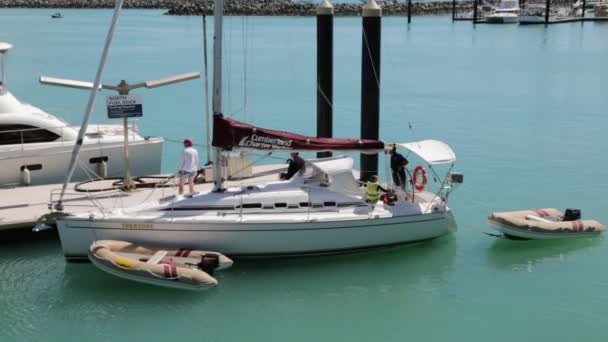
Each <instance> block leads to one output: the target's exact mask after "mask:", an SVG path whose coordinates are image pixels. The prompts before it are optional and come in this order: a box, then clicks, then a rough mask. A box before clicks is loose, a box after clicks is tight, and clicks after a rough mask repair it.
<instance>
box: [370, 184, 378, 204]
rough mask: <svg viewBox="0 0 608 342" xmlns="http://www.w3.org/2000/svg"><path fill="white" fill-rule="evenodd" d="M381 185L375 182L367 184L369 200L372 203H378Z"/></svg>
mask: <svg viewBox="0 0 608 342" xmlns="http://www.w3.org/2000/svg"><path fill="white" fill-rule="evenodd" d="M378 187H379V184H378V183H374V182H367V200H368V201H370V202H374V203H375V202H378V197H380V192H379V191H378Z"/></svg>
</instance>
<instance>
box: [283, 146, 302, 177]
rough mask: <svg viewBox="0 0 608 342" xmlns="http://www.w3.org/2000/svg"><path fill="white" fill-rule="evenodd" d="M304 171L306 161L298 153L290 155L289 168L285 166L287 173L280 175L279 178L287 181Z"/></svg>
mask: <svg viewBox="0 0 608 342" xmlns="http://www.w3.org/2000/svg"><path fill="white" fill-rule="evenodd" d="M305 169H306V161H304V159H303V158H302V157H300V154H299V153H298V152H292V153H291V159H289V166H287V172H286V173H281V175H280V178H281V179H283V180H289V179H291V177H293V176H294V175H295V174H296V173H298V172H304V170H305Z"/></svg>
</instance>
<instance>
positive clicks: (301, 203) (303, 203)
mask: <svg viewBox="0 0 608 342" xmlns="http://www.w3.org/2000/svg"><path fill="white" fill-rule="evenodd" d="M309 204H310V203H308V202H300V207H302V208H307V207H308V206H309Z"/></svg>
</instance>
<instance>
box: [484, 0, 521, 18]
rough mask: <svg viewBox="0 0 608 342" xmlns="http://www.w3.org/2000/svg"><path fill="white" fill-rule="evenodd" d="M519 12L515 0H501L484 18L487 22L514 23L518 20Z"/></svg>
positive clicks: (517, 3)
mask: <svg viewBox="0 0 608 342" xmlns="http://www.w3.org/2000/svg"><path fill="white" fill-rule="evenodd" d="M519 12H520V9H519V2H518V1H517V0H502V1H500V2H499V3H498V6H497V7H495V8H494V10H493V11H492V12H491V13H489V14H487V15H486V16H485V18H484V19H485V22H486V23H489V24H516V23H517V22H519Z"/></svg>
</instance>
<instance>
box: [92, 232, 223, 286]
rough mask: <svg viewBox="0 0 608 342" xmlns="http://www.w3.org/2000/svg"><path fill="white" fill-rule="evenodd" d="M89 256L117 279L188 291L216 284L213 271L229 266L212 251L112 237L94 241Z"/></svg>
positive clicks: (221, 257) (94, 262) (96, 264)
mask: <svg viewBox="0 0 608 342" xmlns="http://www.w3.org/2000/svg"><path fill="white" fill-rule="evenodd" d="M89 259H90V260H91V262H92V263H93V264H94V265H95V266H97V267H98V268H100V269H101V270H103V271H105V272H108V273H110V274H113V275H115V276H118V277H121V278H125V279H129V280H134V281H139V282H142V283H147V284H153V285H159V286H166V287H174V288H180V289H191V290H200V289H206V288H210V287H214V286H216V285H217V280H216V279H215V278H214V277H213V276H212V275H213V272H214V271H219V270H223V269H226V268H228V267H230V266H232V260H230V259H229V258H228V257H226V256H225V255H223V254H220V253H216V252H206V251H197V250H191V249H185V248H182V249H179V250H160V249H154V248H149V247H143V246H139V245H135V244H132V243H130V242H126V241H114V240H99V241H94V242H93V244H92V245H91V247H90V248H89Z"/></svg>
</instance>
